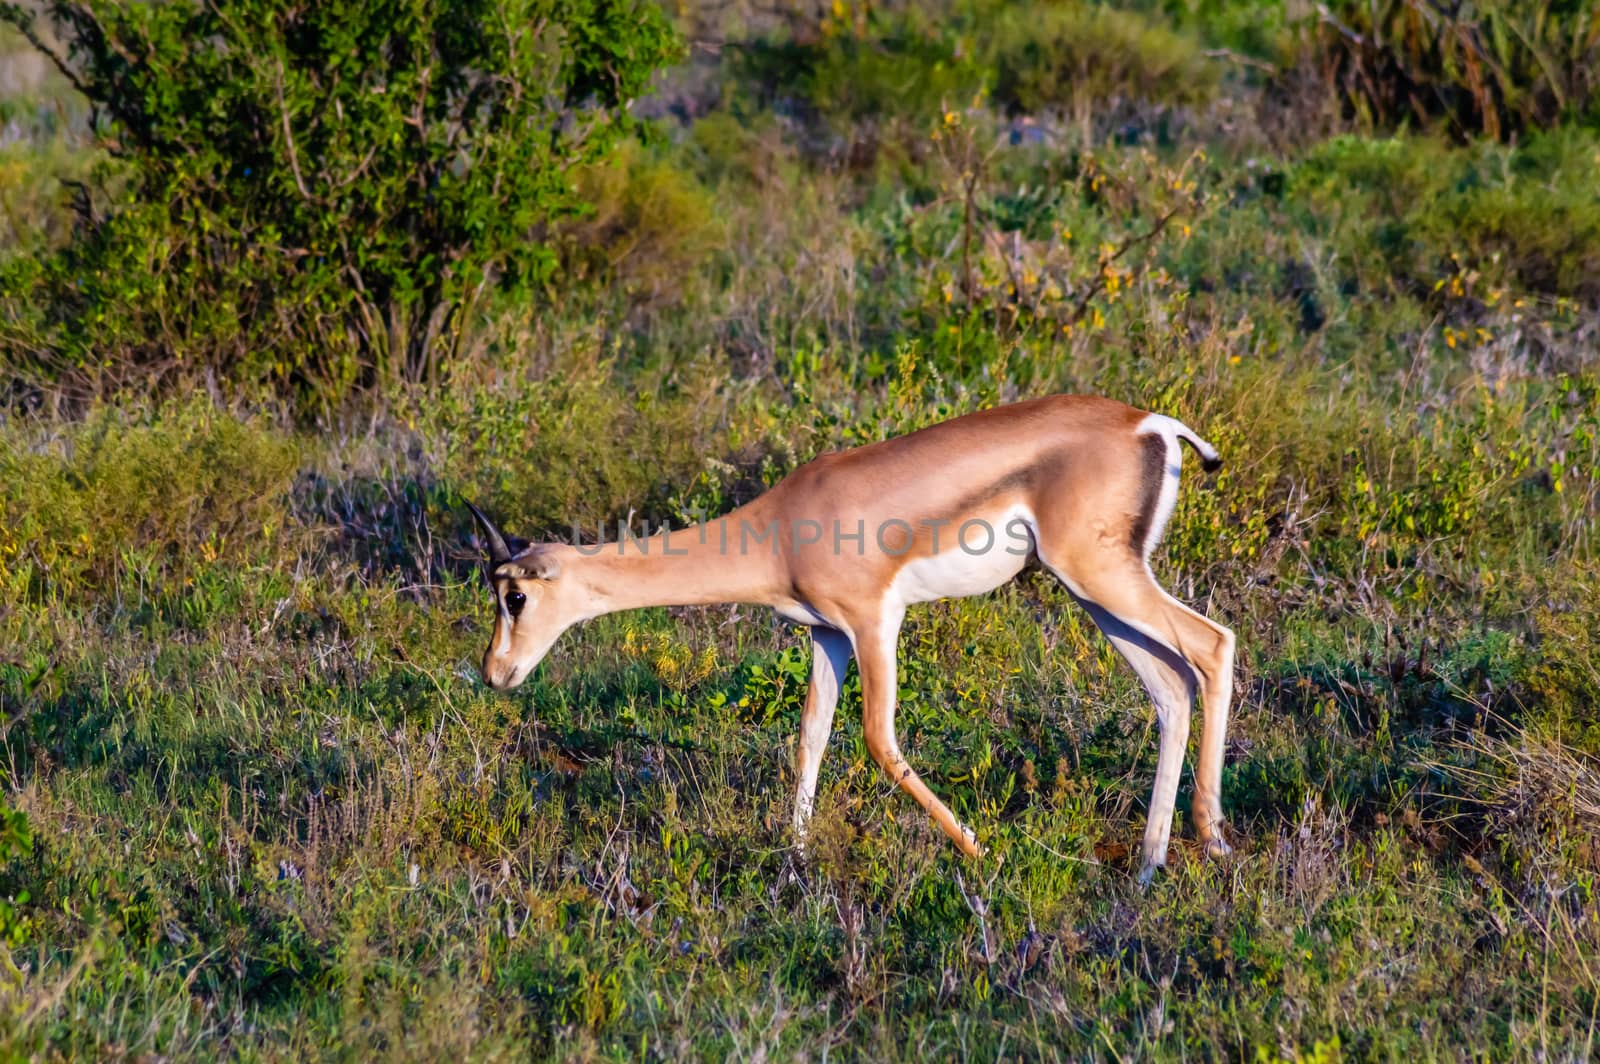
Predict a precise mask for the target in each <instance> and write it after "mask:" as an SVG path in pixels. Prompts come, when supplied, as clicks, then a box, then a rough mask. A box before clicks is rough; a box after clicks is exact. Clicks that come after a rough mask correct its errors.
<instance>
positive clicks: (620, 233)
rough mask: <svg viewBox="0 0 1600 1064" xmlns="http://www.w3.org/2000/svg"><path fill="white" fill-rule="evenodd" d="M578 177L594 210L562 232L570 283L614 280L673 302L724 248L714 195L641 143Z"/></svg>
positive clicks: (635, 291)
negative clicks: (590, 278)
mask: <svg viewBox="0 0 1600 1064" xmlns="http://www.w3.org/2000/svg"><path fill="white" fill-rule="evenodd" d="M575 177H576V184H577V187H578V191H579V194H580V195H581V196H582V197H583V198H584V200H586V201H587V202H589V203H590V204H592V205H593V210H592V211H591V212H590V213H588V214H587V215H586V216H585V217H583V218H581V219H577V220H574V221H572V222H570V223H568V224H567V225H565V226H563V228H562V234H561V235H562V251H563V258H564V259H565V260H566V261H565V266H566V269H565V270H563V279H564V281H567V282H571V281H580V280H582V279H583V278H584V277H585V276H588V275H590V274H599V275H607V276H611V277H613V278H614V279H615V280H616V281H617V283H619V284H620V285H621V286H622V287H624V288H625V289H627V290H628V291H629V292H630V293H632V294H634V295H635V296H636V297H637V298H647V299H660V298H664V297H667V298H670V297H671V296H672V295H675V294H677V293H678V292H679V291H680V290H681V285H682V283H683V280H684V278H685V277H686V276H688V274H689V272H690V271H691V270H692V269H693V268H694V267H695V266H696V265H698V264H699V262H700V261H701V259H703V258H704V256H705V255H707V254H708V253H710V252H711V251H713V250H715V249H716V247H717V246H718V245H719V244H720V242H721V231H720V224H719V222H718V220H717V217H716V210H715V207H714V206H713V203H712V199H711V193H710V191H709V190H708V189H707V188H705V186H703V185H702V184H700V182H699V181H698V180H697V179H696V178H695V176H694V175H693V174H691V173H688V172H687V171H684V170H682V169H679V168H678V167H676V166H674V165H672V163H670V162H668V161H666V160H663V159H660V158H654V157H652V156H650V155H649V154H647V150H646V149H645V148H644V147H643V146H641V145H640V144H639V143H638V142H637V141H628V142H626V143H624V144H623V145H622V146H621V147H620V148H619V149H618V150H617V152H616V153H615V154H614V155H613V156H612V157H611V158H610V159H608V160H606V161H605V162H603V163H597V164H595V165H593V166H588V167H585V168H583V169H582V170H580V171H578V172H577V174H576V175H575Z"/></svg>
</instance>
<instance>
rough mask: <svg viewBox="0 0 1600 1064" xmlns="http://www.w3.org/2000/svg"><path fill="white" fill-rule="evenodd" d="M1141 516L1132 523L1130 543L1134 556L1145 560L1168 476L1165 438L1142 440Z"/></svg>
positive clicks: (1146, 435)
mask: <svg viewBox="0 0 1600 1064" xmlns="http://www.w3.org/2000/svg"><path fill="white" fill-rule="evenodd" d="M1139 441H1140V450H1141V452H1142V453H1141V454H1140V455H1139V462H1140V469H1139V492H1140V496H1141V498H1140V499H1139V512H1138V514H1137V515H1135V517H1134V519H1133V531H1132V533H1130V534H1129V536H1128V539H1129V542H1130V544H1131V545H1132V547H1133V553H1135V554H1137V555H1138V556H1139V557H1140V558H1143V557H1144V556H1145V545H1146V544H1147V543H1148V542H1149V540H1150V526H1151V524H1152V523H1153V522H1154V521H1155V519H1156V506H1157V505H1158V504H1159V503H1160V502H1161V482H1162V480H1163V479H1164V478H1165V477H1166V475H1167V441H1166V438H1165V437H1164V436H1158V435H1156V434H1155V433H1147V434H1145V435H1143V436H1141V437H1139Z"/></svg>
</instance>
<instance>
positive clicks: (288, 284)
mask: <svg viewBox="0 0 1600 1064" xmlns="http://www.w3.org/2000/svg"><path fill="white" fill-rule="evenodd" d="M0 17H3V18H4V19H5V20H6V21H9V22H11V23H13V24H14V25H16V26H18V27H21V28H23V29H24V30H25V32H27V33H28V34H29V35H30V37H31V39H33V40H34V41H35V43H36V44H37V45H38V46H39V47H40V48H44V49H47V48H48V45H47V43H46V41H45V40H44V37H43V35H42V27H40V26H37V25H36V24H35V23H36V19H35V16H34V15H33V13H32V12H31V10H30V9H28V8H25V7H22V6H19V5H15V4H5V5H0ZM43 20H44V21H45V22H46V23H48V25H49V27H50V31H51V32H52V33H53V35H54V36H55V37H57V38H59V39H60V40H62V41H63V42H64V44H65V48H66V52H65V54H64V55H60V56H57V57H56V60H57V63H58V65H59V66H60V67H61V68H62V69H63V70H64V71H68V72H70V76H71V78H72V79H73V81H74V83H75V84H76V85H77V87H78V89H79V90H80V91H81V92H82V93H83V95H84V96H86V97H87V98H88V99H89V100H90V101H91V102H92V103H93V104H94V105H95V106H96V108H97V109H98V111H99V114H100V122H101V126H100V128H101V129H102V130H103V131H104V133H105V134H106V138H107V143H108V144H110V146H111V151H112V155H113V156H114V163H113V164H111V165H109V166H108V167H107V169H106V171H105V172H104V173H103V174H102V182H101V185H102V186H104V185H105V184H106V182H107V181H109V180H110V178H111V177H112V175H113V174H120V175H122V176H124V177H125V178H126V179H127V180H128V181H129V182H130V192H129V195H128V197H127V198H126V199H125V200H123V199H121V198H112V199H110V200H109V201H107V200H106V199H105V196H104V193H103V192H102V197H101V201H99V202H95V203H93V204H92V205H88V206H86V209H85V210H84V211H83V216H82V218H81V219H80V226H79V231H78V234H77V238H76V239H75V240H74V241H73V242H72V243H71V245H70V246H69V247H67V248H66V249H65V250H64V251H63V252H62V253H61V254H60V255H59V256H57V257H56V258H54V259H53V260H52V261H51V262H49V263H48V264H47V266H46V267H45V268H44V269H42V270H39V271H36V272H35V273H34V274H33V275H32V276H26V275H24V274H22V273H19V274H16V275H15V276H13V277H11V278H7V280H8V281H9V282H10V283H9V284H8V285H7V287H9V288H10V289H11V290H12V291H13V292H16V293H18V294H17V295H14V296H13V297H11V298H8V299H7V300H6V301H5V303H4V305H3V306H0V343H6V344H7V347H9V353H10V356H11V358H12V360H13V361H14V362H17V363H20V367H19V368H21V369H23V370H25V371H31V372H32V373H34V374H53V373H59V372H62V371H64V370H79V371H96V370H110V371H112V372H125V371H127V370H129V369H130V368H136V369H139V370H145V371H147V370H153V369H158V368H160V369H176V370H178V371H183V370H201V369H209V370H216V371H220V372H221V373H223V374H225V375H226V376H229V377H235V378H242V379H245V380H259V379H268V380H272V381H276V382H279V383H280V385H282V384H288V385H291V386H299V387H301V388H302V389H304V388H306V387H309V388H311V389H319V390H320V389H330V390H331V391H330V395H329V396H327V397H331V398H337V395H338V394H339V393H340V392H341V391H343V390H345V389H348V388H349V387H351V386H352V385H358V384H362V383H369V382H372V381H375V380H381V379H385V378H395V377H405V378H409V379H420V378H425V377H428V376H430V375H431V374H432V373H433V371H434V369H435V367H436V362H437V360H438V359H439V358H440V356H441V352H442V351H443V350H444V348H445V346H446V341H447V340H448V339H449V338H450V337H451V336H452V335H453V334H454V333H455V332H456V331H457V330H459V328H460V327H461V324H462V322H461V319H462V316H463V311H464V308H466V307H467V306H469V305H470V304H471V302H472V301H473V300H474V299H475V298H476V297H477V296H478V295H479V294H480V293H482V292H483V291H485V290H486V289H491V288H501V289H508V288H509V289H516V288H518V286H520V285H522V284H523V283H524V282H527V281H529V280H538V279H540V278H542V277H543V276H545V275H546V274H547V273H548V272H549V270H550V268H551V267H552V265H553V262H554V256H553V254H552V252H551V250H550V249H549V247H548V245H547V242H546V241H544V240H542V239H539V237H538V233H539V231H540V229H541V227H543V226H544V225H546V224H547V223H548V222H549V221H550V220H551V219H553V218H557V217H560V216H562V215H564V214H568V213H570V212H572V211H574V210H575V209H577V208H578V206H579V201H578V200H577V198H576V196H575V195H574V194H573V190H572V188H571V184H570V181H569V179H568V176H567V174H568V171H569V170H570V169H571V168H572V167H573V166H576V165H580V164H582V163H585V162H589V161H592V160H594V159H597V158H599V157H600V156H601V155H602V154H603V153H604V152H605V151H606V150H607V149H608V148H609V147H610V146H611V144H612V143H613V142H614V141H615V140H616V138H617V137H618V135H619V134H620V133H621V131H622V130H623V129H625V128H626V127H627V125H628V119H627V115H626V110H625V108H626V106H627V104H628V103H629V101H630V100H631V99H632V98H633V97H635V96H637V95H639V94H640V93H641V92H642V91H643V90H644V88H645V86H646V83H647V81H648V78H649V76H650V74H651V72H652V71H653V70H654V69H655V68H656V67H657V66H659V65H660V64H661V63H662V62H663V61H665V60H666V59H667V58H669V57H670V56H672V55H673V54H674V52H675V43H674V37H673V35H672V33H671V31H670V29H669V27H668V26H667V24H666V23H665V21H664V19H663V18H662V16H661V14H660V12H659V11H658V10H657V9H656V8H655V7H654V6H653V5H651V4H649V3H648V2H646V0H624V2H621V3H612V2H609V0H577V2H571V3H565V2H564V3H555V2H553V0H517V2H513V3H510V4H505V3H494V4H488V3H484V2H482V0H438V2H434V3H427V4H420V5H412V4H395V3H390V2H386V0H371V2H367V3H361V4H357V5H339V6H336V7H327V6H312V7H306V6H304V5H301V4H295V3H291V2H289V0H238V2H230V3H223V4H198V3H191V2H187V0H185V2H179V3H170V4H153V5H146V4H131V5H130V4H124V3H119V2H116V0H81V2H71V0H59V2H53V3H49V4H46V5H44V8H43ZM19 280H20V281H27V282H31V283H30V284H28V285H27V286H26V287H22V288H20V289H19V287H18V285H17V283H16V282H18V281H19ZM41 305H42V306H43V308H44V312H43V313H42V314H39V313H36V312H35V310H34V308H35V307H37V306H41ZM327 397H325V398H327Z"/></svg>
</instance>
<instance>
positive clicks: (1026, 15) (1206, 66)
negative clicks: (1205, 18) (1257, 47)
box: [991, 2, 1218, 121]
mask: <svg viewBox="0 0 1600 1064" xmlns="http://www.w3.org/2000/svg"><path fill="white" fill-rule="evenodd" d="M992 33H993V41H992V44H991V48H992V49H993V53H994V69H995V88H994V97H995V101H996V102H997V103H999V104H1002V105H1003V106H1005V107H1006V108H1008V109H1010V110H1012V111H1017V112H1022V113H1027V114H1033V113H1037V112H1040V111H1048V110H1063V111H1070V112H1073V113H1076V114H1078V115H1079V116H1080V119H1081V120H1084V121H1086V120H1087V116H1088V113H1089V111H1090V109H1091V108H1093V107H1096V106H1104V105H1107V104H1112V103H1117V102H1138V103H1154V104H1194V103H1203V102H1205V101H1206V100H1208V99H1210V98H1211V96H1212V95H1213V93H1214V92H1215V91H1216V87H1217V83H1218V71H1217V68H1216V65H1215V64H1213V63H1212V62H1210V61H1209V60H1208V59H1206V57H1205V55H1204V54H1203V53H1202V52H1201V49H1200V46H1199V44H1198V42H1197V41H1195V40H1194V39H1193V38H1190V37H1186V36H1182V35H1180V34H1178V33H1175V32H1174V31H1173V30H1171V29H1170V28H1168V27H1167V26H1165V25H1163V24H1162V23H1160V22H1157V21H1155V20H1154V19H1151V18H1149V17H1147V16H1145V15H1142V14H1140V13H1138V12H1136V11H1122V10H1117V9H1116V8H1112V7H1102V6H1100V5H1099V4H1092V3H1083V2H1068V3H1040V4H1034V5H1025V6H1013V7H1010V8H1008V9H1006V10H1005V11H1004V12H1003V14H1001V15H1000V16H999V17H998V18H997V19H996V21H995V25H994V28H993V30H992Z"/></svg>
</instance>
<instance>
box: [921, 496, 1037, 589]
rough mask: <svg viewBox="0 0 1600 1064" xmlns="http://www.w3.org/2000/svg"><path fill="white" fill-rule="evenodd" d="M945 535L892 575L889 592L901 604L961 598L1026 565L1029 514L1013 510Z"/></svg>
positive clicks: (1030, 536) (1030, 525)
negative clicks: (935, 549) (930, 549)
mask: <svg viewBox="0 0 1600 1064" xmlns="http://www.w3.org/2000/svg"><path fill="white" fill-rule="evenodd" d="M991 532H992V535H990V533H991ZM943 533H944V534H942V535H941V536H940V539H939V544H938V546H939V549H938V552H937V553H934V554H931V555H928V556H927V557H924V558H917V559H916V560H914V561H910V562H907V563H906V564H905V565H904V566H903V567H901V569H900V572H899V573H898V574H897V575H896V576H895V580H894V586H893V588H892V590H891V594H892V596H893V597H895V598H897V599H899V600H900V602H902V603H904V604H906V605H910V604H912V603H914V602H932V601H933V600H935V599H942V598H964V597H966V596H967V595H981V594H983V593H984V592H985V591H993V590H994V589H995V588H997V587H999V586H1000V585H1001V584H1004V583H1005V582H1006V581H1008V580H1010V579H1011V578H1012V577H1014V576H1016V575H1017V574H1018V573H1020V572H1022V570H1023V567H1024V566H1026V565H1027V564H1028V559H1029V557H1030V556H1031V554H1032V548H1033V515H1032V514H1030V513H1028V512H1027V511H1025V510H1020V509H1018V510H1012V511H1008V512H1006V513H1003V514H1001V515H999V516H998V517H995V518H993V519H988V518H986V519H984V520H983V521H982V522H981V524H980V523H977V522H974V523H972V524H970V525H969V526H967V527H966V529H965V532H963V530H962V527H961V526H954V525H953V526H951V527H949V528H946V529H944V530H943Z"/></svg>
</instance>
